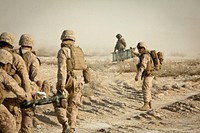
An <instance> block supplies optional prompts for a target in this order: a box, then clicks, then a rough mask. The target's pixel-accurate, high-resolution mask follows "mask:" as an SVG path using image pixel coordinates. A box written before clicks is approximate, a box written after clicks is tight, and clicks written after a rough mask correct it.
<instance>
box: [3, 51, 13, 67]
mask: <svg viewBox="0 0 200 133" xmlns="http://www.w3.org/2000/svg"><path fill="white" fill-rule="evenodd" d="M0 62H1V63H2V64H5V65H6V64H8V63H10V64H12V62H13V56H12V54H11V53H10V52H8V51H7V50H5V49H0Z"/></svg>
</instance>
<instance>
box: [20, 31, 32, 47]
mask: <svg viewBox="0 0 200 133" xmlns="http://www.w3.org/2000/svg"><path fill="white" fill-rule="evenodd" d="M19 45H21V46H28V47H31V48H32V47H33V45H34V40H33V37H32V36H31V35H29V34H23V35H22V36H21V37H20V39H19Z"/></svg>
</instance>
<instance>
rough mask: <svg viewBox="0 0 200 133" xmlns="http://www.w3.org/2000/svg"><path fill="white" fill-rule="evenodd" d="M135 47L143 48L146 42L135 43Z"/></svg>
mask: <svg viewBox="0 0 200 133" xmlns="http://www.w3.org/2000/svg"><path fill="white" fill-rule="evenodd" d="M137 48H145V49H147V46H146V43H145V42H139V43H138V45H137Z"/></svg>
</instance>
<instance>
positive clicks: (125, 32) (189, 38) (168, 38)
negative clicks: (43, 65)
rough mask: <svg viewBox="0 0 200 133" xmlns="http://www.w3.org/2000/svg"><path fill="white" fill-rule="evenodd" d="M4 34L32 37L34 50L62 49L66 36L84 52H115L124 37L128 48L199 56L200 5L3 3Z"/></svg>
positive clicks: (176, 1) (191, 0) (117, 0)
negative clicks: (69, 32) (69, 33)
mask: <svg viewBox="0 0 200 133" xmlns="http://www.w3.org/2000/svg"><path fill="white" fill-rule="evenodd" d="M0 2H1V4H0V15H1V20H0V32H1V33H2V32H4V31H7V32H10V33H13V34H14V35H15V36H16V44H18V41H19V37H20V36H21V35H22V34H24V33H29V34H32V35H33V36H34V38H35V42H36V44H35V46H36V47H37V48H40V47H48V48H51V47H54V48H55V50H58V49H59V46H60V42H61V41H60V36H61V33H62V31H63V30H65V29H71V30H74V32H75V34H76V38H77V40H76V43H77V45H79V46H81V47H82V48H83V49H84V51H85V52H92V51H95V52H108V53H109V52H111V51H113V48H114V46H115V44H116V41H117V39H116V37H115V35H116V34H118V33H121V34H122V36H123V37H124V38H125V40H126V42H127V45H128V48H129V47H130V46H132V47H134V46H136V44H137V43H138V42H139V41H145V42H146V43H147V44H148V48H149V49H156V50H160V51H163V52H164V53H165V54H166V55H167V54H171V53H173V52H187V53H192V52H193V53H194V54H200V45H199V42H200V0H0Z"/></svg>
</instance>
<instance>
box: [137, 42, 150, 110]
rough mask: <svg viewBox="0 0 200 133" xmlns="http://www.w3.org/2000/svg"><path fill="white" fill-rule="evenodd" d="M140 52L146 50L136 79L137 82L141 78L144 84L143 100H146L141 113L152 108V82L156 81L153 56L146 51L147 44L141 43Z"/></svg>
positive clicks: (141, 58) (140, 56)
mask: <svg viewBox="0 0 200 133" xmlns="http://www.w3.org/2000/svg"><path fill="white" fill-rule="evenodd" d="M137 48H138V50H139V49H141V48H144V49H143V51H140V52H139V54H137V53H136V55H137V56H139V59H140V62H139V64H138V65H137V67H138V72H137V75H136V77H135V80H136V81H137V80H138V79H139V78H140V77H141V78H142V79H143V84H142V92H143V99H144V106H143V107H141V108H139V109H140V110H141V111H146V110H148V109H150V108H151V88H152V81H153V79H154V64H153V60H152V58H151V55H150V54H149V52H148V51H147V50H146V46H145V43H143V42H140V43H138V46H137Z"/></svg>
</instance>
